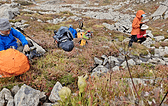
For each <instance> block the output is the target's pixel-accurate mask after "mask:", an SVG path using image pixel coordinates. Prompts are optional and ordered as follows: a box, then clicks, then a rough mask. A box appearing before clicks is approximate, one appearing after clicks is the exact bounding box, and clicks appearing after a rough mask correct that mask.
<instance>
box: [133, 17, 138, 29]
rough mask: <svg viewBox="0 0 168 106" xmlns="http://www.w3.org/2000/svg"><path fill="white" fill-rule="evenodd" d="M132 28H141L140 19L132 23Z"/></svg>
mask: <svg viewBox="0 0 168 106" xmlns="http://www.w3.org/2000/svg"><path fill="white" fill-rule="evenodd" d="M132 28H134V29H136V28H140V25H139V22H138V19H136V18H135V19H134V20H133V22H132Z"/></svg>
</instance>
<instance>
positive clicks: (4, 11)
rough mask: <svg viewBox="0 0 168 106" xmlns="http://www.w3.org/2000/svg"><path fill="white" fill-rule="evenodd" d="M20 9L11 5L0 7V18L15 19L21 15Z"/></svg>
mask: <svg viewBox="0 0 168 106" xmlns="http://www.w3.org/2000/svg"><path fill="white" fill-rule="evenodd" d="M19 14H20V12H19V9H18V8H12V7H11V5H10V4H3V5H1V6H0V17H1V18H7V19H13V18H14V17H15V16H17V15H19Z"/></svg>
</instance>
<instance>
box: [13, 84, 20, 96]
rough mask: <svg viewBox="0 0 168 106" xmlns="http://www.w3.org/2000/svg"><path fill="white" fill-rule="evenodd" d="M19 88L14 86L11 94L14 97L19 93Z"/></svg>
mask: <svg viewBox="0 0 168 106" xmlns="http://www.w3.org/2000/svg"><path fill="white" fill-rule="evenodd" d="M19 89H20V88H19V86H18V85H16V86H14V87H13V88H12V89H11V92H12V95H15V94H16V93H17V92H18V91H19Z"/></svg>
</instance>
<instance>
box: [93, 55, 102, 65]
mask: <svg viewBox="0 0 168 106" xmlns="http://www.w3.org/2000/svg"><path fill="white" fill-rule="evenodd" d="M94 61H95V64H98V65H101V64H102V63H103V61H102V60H100V59H98V58H97V57H94Z"/></svg>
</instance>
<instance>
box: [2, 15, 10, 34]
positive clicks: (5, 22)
mask: <svg viewBox="0 0 168 106" xmlns="http://www.w3.org/2000/svg"><path fill="white" fill-rule="evenodd" d="M10 29H11V25H10V23H9V21H8V19H6V18H0V30H1V31H7V30H10Z"/></svg>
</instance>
